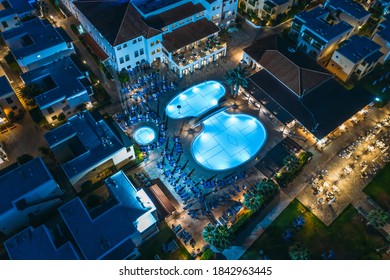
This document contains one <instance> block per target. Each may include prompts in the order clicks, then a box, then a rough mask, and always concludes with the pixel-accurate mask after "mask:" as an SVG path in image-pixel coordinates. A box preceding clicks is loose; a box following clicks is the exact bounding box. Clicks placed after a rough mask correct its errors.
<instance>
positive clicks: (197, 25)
mask: <svg viewBox="0 0 390 280" xmlns="http://www.w3.org/2000/svg"><path fill="white" fill-rule="evenodd" d="M219 30H220V29H219V28H218V26H216V25H215V24H214V23H212V22H211V21H208V20H207V19H206V18H202V19H200V20H197V21H195V22H191V23H189V24H186V25H184V26H182V27H180V28H177V29H175V30H173V31H172V32H171V33H167V34H164V35H163V42H162V44H163V46H164V47H165V49H166V50H167V51H168V52H173V51H176V50H178V49H181V48H183V47H185V46H187V45H189V44H191V43H193V42H195V41H198V40H201V39H203V38H206V37H208V36H211V35H213V34H215V33H217V32H219Z"/></svg>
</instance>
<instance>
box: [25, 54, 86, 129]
mask: <svg viewBox="0 0 390 280" xmlns="http://www.w3.org/2000/svg"><path fill="white" fill-rule="evenodd" d="M21 78H22V80H23V82H24V83H25V84H26V85H30V84H35V85H37V86H38V87H39V88H40V90H41V94H39V95H38V96H36V97H35V101H36V103H37V105H38V107H39V109H40V110H41V112H42V114H43V116H44V117H45V118H46V120H47V122H48V123H49V124H51V123H56V122H57V121H58V119H59V117H60V116H61V115H62V118H63V119H62V120H61V117H60V120H61V121H63V120H64V118H68V117H70V116H72V115H73V114H74V113H75V112H78V110H77V107H78V106H80V105H83V104H85V105H91V101H90V99H89V96H90V95H92V94H93V90H92V84H91V82H90V80H89V76H88V72H86V73H82V72H81V71H80V70H79V69H78V68H77V66H76V65H75V64H74V62H73V60H72V59H71V58H69V57H65V58H62V59H59V60H56V61H54V62H52V63H50V64H47V65H45V66H41V67H39V68H37V69H34V70H31V71H29V72H27V73H24V74H22V75H21Z"/></svg>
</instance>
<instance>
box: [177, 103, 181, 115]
mask: <svg viewBox="0 0 390 280" xmlns="http://www.w3.org/2000/svg"><path fill="white" fill-rule="evenodd" d="M177 109H178V110H179V114H180V109H181V105H180V104H179V105H177Z"/></svg>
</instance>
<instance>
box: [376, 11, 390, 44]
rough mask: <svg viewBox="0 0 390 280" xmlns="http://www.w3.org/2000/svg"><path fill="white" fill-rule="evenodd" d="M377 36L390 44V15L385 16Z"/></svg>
mask: <svg viewBox="0 0 390 280" xmlns="http://www.w3.org/2000/svg"><path fill="white" fill-rule="evenodd" d="M377 34H378V35H379V36H381V37H382V38H383V39H384V40H386V41H387V42H390V14H388V15H387V16H385V17H384V21H382V22H381V23H380V24H379V26H378V31H377Z"/></svg>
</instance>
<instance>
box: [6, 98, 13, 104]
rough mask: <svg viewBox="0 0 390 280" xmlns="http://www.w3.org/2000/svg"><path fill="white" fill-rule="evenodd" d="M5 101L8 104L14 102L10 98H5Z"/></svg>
mask: <svg viewBox="0 0 390 280" xmlns="http://www.w3.org/2000/svg"><path fill="white" fill-rule="evenodd" d="M5 101H7V103H8V104H12V103H14V101H13V100H12V98H11V97H7V98H6V99H5Z"/></svg>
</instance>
